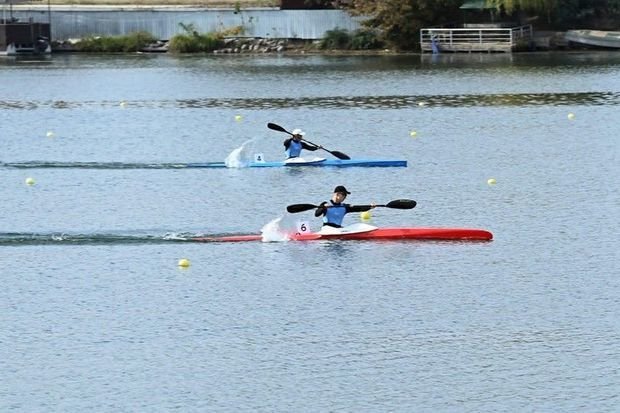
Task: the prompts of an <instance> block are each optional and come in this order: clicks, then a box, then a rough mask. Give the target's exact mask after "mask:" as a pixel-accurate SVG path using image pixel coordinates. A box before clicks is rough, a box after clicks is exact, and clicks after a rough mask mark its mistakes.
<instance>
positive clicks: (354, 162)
mask: <svg viewBox="0 0 620 413" xmlns="http://www.w3.org/2000/svg"><path fill="white" fill-rule="evenodd" d="M185 166H186V167H187V168H226V167H227V166H226V164H225V163H224V162H196V163H188V164H185ZM302 166H304V167H305V166H332V167H340V168H345V167H353V166H357V167H383V168H386V167H405V166H407V161H403V160H382V159H347V160H343V159H320V160H316V161H306V162H287V161H263V162H255V161H254V162H249V163H247V164H245V165H243V166H241V167H245V168H279V167H287V168H299V167H302Z"/></svg>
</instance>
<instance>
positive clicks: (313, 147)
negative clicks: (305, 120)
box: [301, 141, 321, 151]
mask: <svg viewBox="0 0 620 413" xmlns="http://www.w3.org/2000/svg"><path fill="white" fill-rule="evenodd" d="M301 147H302V148H304V149H305V150H308V151H316V150H317V149H321V146H317V145H310V144H309V143H306V142H303V141H302V142H301Z"/></svg>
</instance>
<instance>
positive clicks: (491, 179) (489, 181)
mask: <svg viewBox="0 0 620 413" xmlns="http://www.w3.org/2000/svg"><path fill="white" fill-rule="evenodd" d="M496 183H497V181H496V180H495V178H489V179H487V184H489V185H495V184H496Z"/></svg>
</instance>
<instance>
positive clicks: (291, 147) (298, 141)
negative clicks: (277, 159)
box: [284, 129, 323, 159]
mask: <svg viewBox="0 0 620 413" xmlns="http://www.w3.org/2000/svg"><path fill="white" fill-rule="evenodd" d="M292 133H293V136H291V137H290V138H288V139H287V140H285V141H284V150H285V151H286V157H287V159H290V158H297V157H299V156H300V154H301V150H302V149H305V150H308V151H316V150H317V149H322V148H323V147H322V146H320V145H311V144H309V143H307V142H305V141H304V135H305V133H304V131H302V130H301V129H295V130H293V132H292Z"/></svg>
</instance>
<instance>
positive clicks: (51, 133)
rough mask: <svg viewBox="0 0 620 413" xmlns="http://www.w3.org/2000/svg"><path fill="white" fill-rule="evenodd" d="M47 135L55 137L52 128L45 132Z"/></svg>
mask: <svg viewBox="0 0 620 413" xmlns="http://www.w3.org/2000/svg"><path fill="white" fill-rule="evenodd" d="M45 136H47V137H48V138H53V137H54V132H52V131H51V130H50V131H47V133H46V134H45Z"/></svg>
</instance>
